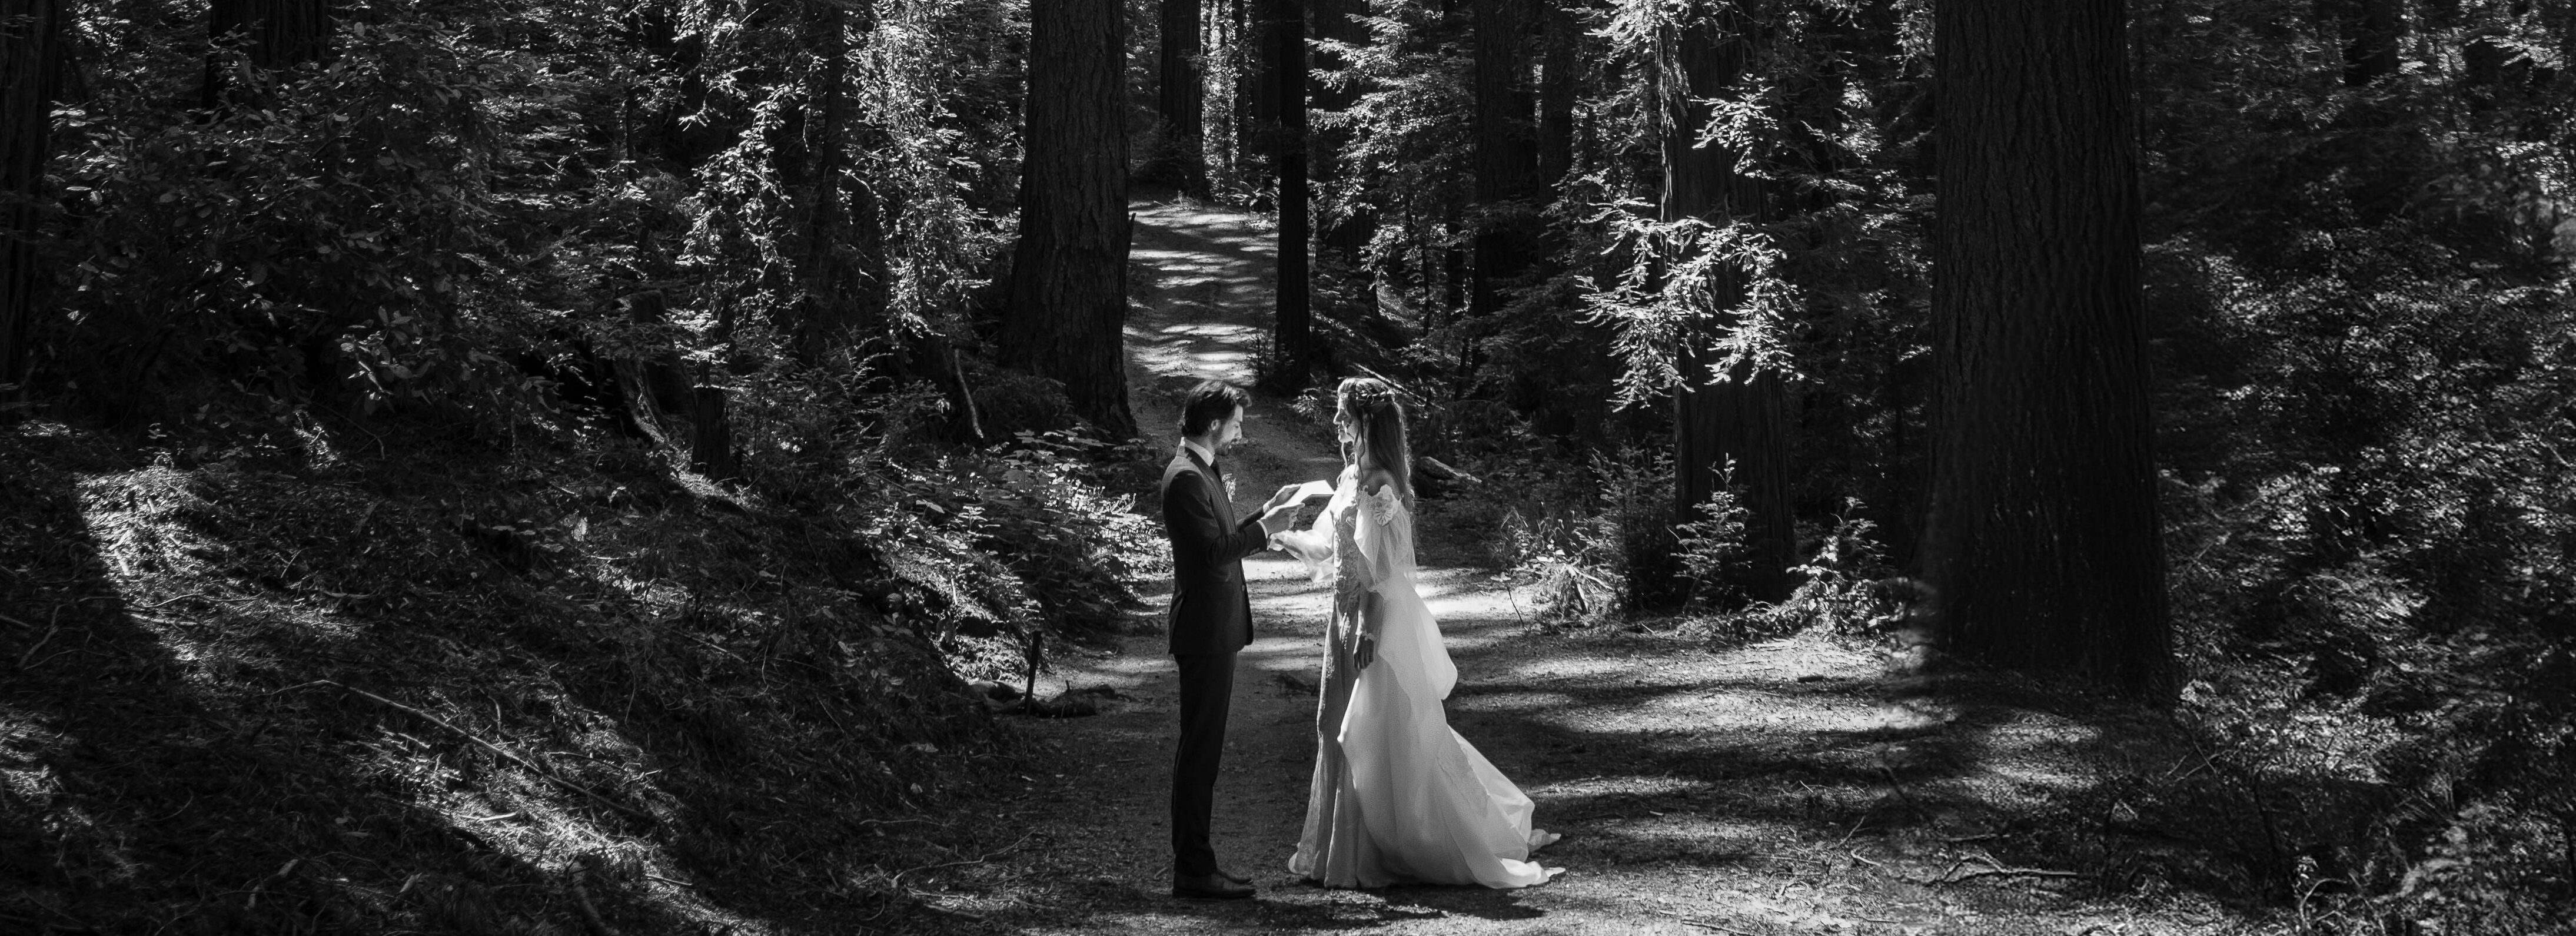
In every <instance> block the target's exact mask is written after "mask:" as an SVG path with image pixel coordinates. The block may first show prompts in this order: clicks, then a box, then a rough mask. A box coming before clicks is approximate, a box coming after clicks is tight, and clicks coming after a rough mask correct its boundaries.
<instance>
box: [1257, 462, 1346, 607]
mask: <svg viewBox="0 0 2576 936" xmlns="http://www.w3.org/2000/svg"><path fill="white" fill-rule="evenodd" d="M1352 477H1353V476H1352V474H1351V472H1349V471H1344V472H1343V473H1342V477H1341V483H1340V484H1338V485H1337V486H1336V487H1335V489H1334V491H1333V498H1332V499H1331V500H1329V501H1326V502H1325V503H1324V509H1323V510H1321V511H1319V512H1318V513H1317V514H1316V516H1315V522H1314V523H1313V524H1312V525H1310V526H1308V527H1307V528H1306V529H1303V530H1282V531H1280V532H1279V534H1278V535H1276V536H1272V537H1271V538H1270V545H1271V547H1272V548H1275V549H1278V550H1279V551H1281V552H1284V553H1287V554H1288V555H1289V556H1290V557H1291V558H1294V559H1296V560H1297V561H1298V562H1300V563H1303V564H1304V565H1305V566H1306V578H1307V581H1309V582H1311V583H1313V584H1315V585H1331V584H1333V577H1334V575H1335V565H1336V562H1335V558H1336V556H1337V555H1338V554H1339V552H1340V550H1341V548H1342V545H1341V544H1342V543H1343V541H1345V540H1347V539H1349V538H1350V537H1349V536H1348V534H1349V533H1350V530H1351V524H1350V523H1349V522H1348V521H1349V519H1350V517H1349V516H1348V514H1349V511H1348V510H1347V508H1348V507H1349V506H1350V503H1351V497H1352V494H1353V491H1352V488H1351V484H1350V480H1351V478H1352ZM1352 555H1357V553H1356V552H1353V553H1352Z"/></svg>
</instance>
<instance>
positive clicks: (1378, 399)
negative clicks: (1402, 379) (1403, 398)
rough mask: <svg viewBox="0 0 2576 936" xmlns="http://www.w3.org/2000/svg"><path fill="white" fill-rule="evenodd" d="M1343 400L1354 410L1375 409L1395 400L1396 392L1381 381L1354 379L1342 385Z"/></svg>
mask: <svg viewBox="0 0 2576 936" xmlns="http://www.w3.org/2000/svg"><path fill="white" fill-rule="evenodd" d="M1341 392H1342V400H1343V402H1345V403H1347V404H1349V405H1350V407H1351V408H1352V409H1353V410H1375V409H1377V408H1379V407H1382V406H1385V405H1387V404H1389V403H1392V402H1394V401H1395V392H1394V391H1393V390H1390V389H1388V388H1387V385H1386V384H1385V383H1383V382H1380V381H1375V380H1370V381H1354V382H1351V383H1346V384H1343V385H1342V390H1341Z"/></svg>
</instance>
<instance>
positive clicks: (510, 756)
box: [308, 679, 653, 822]
mask: <svg viewBox="0 0 2576 936" xmlns="http://www.w3.org/2000/svg"><path fill="white" fill-rule="evenodd" d="M313 683H317V684H323V685H332V686H338V687H340V688H342V689H346V690H349V691H350V692H353V693H357V694H358V695H362V696H366V697H367V698H369V699H373V700H375V701H376V702H378V703H380V704H382V705H385V706H388V707H391V708H394V709H397V710H400V711H403V712H408V713H410V714H411V715H412V716H414V717H416V718H419V719H420V720H422V721H425V722H428V723H430V724H433V725H437V726H438V727H441V728H445V729H447V731H448V733H449V734H453V735H455V736H457V737H460V738H463V739H465V740H467V741H471V742H474V744H475V745H476V746H479V747H481V748H483V749H484V750H487V751H490V752H492V753H493V754H495V755H498V756H500V757H501V758H503V759H505V760H508V761H510V762H511V763H514V764H517V765H519V766H521V767H525V768H527V769H528V770H529V772H531V773H534V774H536V775H537V776H540V777H544V778H546V779H548V780H552V781H554V782H555V783H556V784H557V785H559V786H562V787H563V788H565V789H567V790H571V791H573V792H575V793H579V794H581V795H583V796H587V797H590V799H591V801H592V802H595V803H598V804H599V805H602V806H606V807H608V808H610V809H614V810H617V811H618V812H622V813H625V814H627V815H629V816H633V817H635V818H638V819H642V820H644V821H646V822H651V821H653V816H652V814H650V813H646V812H644V811H642V810H639V809H636V808H634V807H631V806H628V805H625V804H623V803H619V802H617V801H615V800H612V799H609V798H608V797H605V796H601V795H599V794H598V793H595V792H592V791H591V789H590V788H589V787H586V786H582V785H581V784H578V783H574V782H572V781H570V780H566V779H564V778H563V777H560V776H557V775H556V774H555V772H554V771H551V770H547V769H546V768H545V767H544V766H543V765H540V764H538V763H537V762H535V761H532V760H529V759H527V758H525V757H521V756H519V753H518V752H516V751H512V750H510V749H508V748H505V747H502V746H500V745H498V744H494V743H492V742H490V741H485V740H483V739H482V738H480V737H477V736H475V734H474V733H473V732H470V731H467V730H465V729H463V728H459V727H456V726H455V725H452V724H449V723H448V722H447V720H446V719H444V718H440V717H438V716H436V715H432V714H430V713H428V712H424V711H421V710H419V709H416V708H413V707H411V706H408V705H404V704H402V703H400V702H396V701H394V700H392V699H388V698H385V697H384V696H380V695H377V694H375V693H372V692H368V691H367V690H364V689H360V688H358V687H356V686H352V685H349V684H347V683H339V682H332V681H331V680H328V679H316V680H314V681H313ZM308 685H309V684H308Z"/></svg>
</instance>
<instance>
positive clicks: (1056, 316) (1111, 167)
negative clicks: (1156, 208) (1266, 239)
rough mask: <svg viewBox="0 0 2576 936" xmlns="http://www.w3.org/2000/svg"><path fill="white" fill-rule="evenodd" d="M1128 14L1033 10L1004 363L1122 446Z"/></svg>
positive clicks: (1065, 5)
mask: <svg viewBox="0 0 2576 936" xmlns="http://www.w3.org/2000/svg"><path fill="white" fill-rule="evenodd" d="M1125 33H1126V18H1125V15H1124V13H1123V11H1122V8H1121V6H1120V3H1119V2H1118V0H1047V2H1044V3H1037V4H1032V5H1031V7H1030V30H1029V75H1030V80H1029V105H1028V118H1027V119H1028V127H1027V144H1026V155H1025V156H1024V157H1023V158H1022V161H1021V167H1022V168H1021V173H1022V175H1021V182H1020V239H1019V243H1018V245H1017V247H1016V249H1015V250H1014V251H1013V253H1012V257H1011V298H1010V304H1009V306H1008V308H1006V309H1005V310H1004V312H1003V318H1002V329H1001V335H1000V338H1001V341H1000V345H1001V352H1002V359H1003V363H1005V364H1008V365H1010V366H1012V367H1017V368H1021V369H1023V370H1026V371H1028V372H1030V373H1033V374H1036V375H1038V376H1041V377H1050V378H1053V379H1055V380H1058V381H1061V382H1062V383H1063V384H1064V392H1065V396H1066V397H1067V398H1069V399H1070V400H1071V401H1072V403H1073V409H1074V412H1075V413H1077V414H1080V415H1081V416H1082V417H1083V418H1084V419H1088V420H1090V421H1091V422H1092V423H1093V424H1094V425H1097V426H1099V427H1100V428H1101V429H1102V430H1103V431H1106V432H1108V433H1109V434H1111V435H1112V436H1113V437H1116V438H1121V439H1124V438H1128V437H1131V436H1133V435H1135V434H1136V419H1135V417H1134V416H1133V415H1132V414H1131V413H1129V411H1128V409H1127V361H1126V354H1125V348H1124V346H1123V344H1122V340H1123V339H1124V337H1125V332H1126V325H1127V248H1128V236H1129V234H1130V231H1131V227H1132V225H1131V222H1130V219H1129V218H1128V216H1127V130H1126V113H1125V101H1124V97H1125V94H1126V83H1125V81H1126V76H1125V66H1124V61H1125V57H1126V49H1127V45H1126V36H1125Z"/></svg>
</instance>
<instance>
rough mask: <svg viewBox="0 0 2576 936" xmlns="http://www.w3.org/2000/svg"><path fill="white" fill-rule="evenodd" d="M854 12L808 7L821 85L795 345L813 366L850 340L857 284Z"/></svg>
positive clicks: (814, 101)
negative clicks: (848, 190)
mask: <svg viewBox="0 0 2576 936" xmlns="http://www.w3.org/2000/svg"><path fill="white" fill-rule="evenodd" d="M848 15H849V14H848V13H847V12H846V11H844V10H843V9H842V8H841V7H840V6H838V5H835V4H829V3H820V4H814V5H812V6H809V7H807V8H806V24H807V36H806V39H805V43H806V47H807V48H808V49H811V50H812V53H813V55H814V62H815V68H814V69H813V77H812V81H813V86H812V87H811V88H809V89H808V90H807V92H806V95H805V100H806V101H807V102H808V104H807V105H806V106H807V108H808V110H809V113H808V115H807V117H806V120H805V145H804V152H805V154H806V166H805V170H806V173H807V178H806V183H807V184H806V192H807V194H806V199H805V201H806V209H805V210H806V215H805V258H804V262H803V263H802V264H801V268H802V269H801V272H802V273H803V274H804V277H803V278H804V280H805V283H804V292H805V295H804V297H803V301H802V302H801V303H800V306H801V308H802V310H803V312H804V314H802V315H800V316H798V317H797V321H796V323H795V328H796V334H795V342H794V345H793V347H794V348H795V349H796V353H797V356H798V357H799V358H801V359H802V360H803V361H804V362H805V363H807V364H809V365H810V364H816V363H820V362H821V361H823V360H824V358H825V356H826V355H828V354H830V353H831V351H832V349H833V348H835V347H838V346H839V345H840V344H841V343H843V342H844V341H846V340H848V336H849V331H850V326H851V324H852V322H853V320H854V315H853V314H852V308H851V306H852V302H851V299H852V298H853V297H852V296H851V295H850V293H851V288H852V287H853V286H854V285H856V284H854V283H852V282H850V280H851V279H852V277H850V276H848V275H846V273H847V271H846V270H844V269H843V266H844V265H843V262H842V259H841V258H842V251H841V250H840V249H839V248H841V247H842V246H843V244H842V238H843V237H844V231H845V229H846V228H847V227H848V220H849V219H848V214H849V212H848V211H847V209H846V206H845V204H844V200H843V198H842V194H841V186H842V183H843V181H844V180H843V176H844V175H846V170H847V164H848V154H849V141H848V140H847V139H845V137H846V136H847V135H848V133H849V111H850V107H849V94H848V89H847V85H848V78H849V70H850V68H849V54H848V52H849V40H848V28H847V27H848V23H847V21H846V20H847V17H848Z"/></svg>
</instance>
